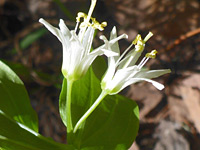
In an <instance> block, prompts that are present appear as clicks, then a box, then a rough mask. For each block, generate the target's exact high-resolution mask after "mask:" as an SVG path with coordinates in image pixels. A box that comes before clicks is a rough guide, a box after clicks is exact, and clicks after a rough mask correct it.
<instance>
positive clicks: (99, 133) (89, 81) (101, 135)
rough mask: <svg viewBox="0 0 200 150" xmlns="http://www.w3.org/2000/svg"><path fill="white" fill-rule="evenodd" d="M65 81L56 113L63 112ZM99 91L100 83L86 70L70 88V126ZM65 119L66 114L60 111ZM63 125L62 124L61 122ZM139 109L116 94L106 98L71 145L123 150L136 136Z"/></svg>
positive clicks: (83, 147)
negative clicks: (83, 75)
mask: <svg viewBox="0 0 200 150" xmlns="http://www.w3.org/2000/svg"><path fill="white" fill-rule="evenodd" d="M66 88H67V87H66V80H65V79H64V82H63V88H62V92H61V95H60V104H62V105H60V110H64V109H65V102H64V101H65V97H66ZM100 92H101V89H100V82H99V80H98V79H97V78H96V77H95V75H94V73H93V71H92V70H91V69H90V71H88V73H87V74H86V76H85V77H83V78H82V79H81V80H78V81H76V82H75V83H74V86H73V89H72V122H73V126H74V125H75V124H76V123H77V121H78V120H79V119H80V117H81V116H82V115H83V114H84V113H85V112H86V110H87V109H88V108H89V106H91V105H92V104H93V102H94V101H95V100H96V98H97V97H98V96H99V94H100ZM60 112H61V116H63V117H64V116H65V113H64V112H66V111H60ZM63 121H64V122H65V124H66V121H65V120H63ZM138 128H139V110H138V106H137V104H136V103H135V102H134V101H133V100H130V99H128V98H125V97H123V96H120V95H115V96H107V97H106V98H105V99H104V100H103V101H102V102H101V104H100V105H99V106H98V107H97V109H96V110H95V111H94V112H93V113H92V114H91V116H90V117H89V118H88V119H87V120H86V122H85V124H84V125H83V126H82V128H81V129H79V130H78V131H77V133H76V134H75V135H74V145H75V146H76V148H78V149H82V150H83V149H85V150H100V149H102V150H105V149H109V150H114V149H116V150H127V149H128V148H129V147H130V146H131V144H132V143H133V141H134V140H135V137H136V135H137V132H138Z"/></svg>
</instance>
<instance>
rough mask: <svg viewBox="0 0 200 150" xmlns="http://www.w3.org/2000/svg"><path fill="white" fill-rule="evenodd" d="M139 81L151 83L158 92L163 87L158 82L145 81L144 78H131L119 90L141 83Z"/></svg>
mask: <svg viewBox="0 0 200 150" xmlns="http://www.w3.org/2000/svg"><path fill="white" fill-rule="evenodd" d="M141 81H147V82H150V83H152V85H153V86H155V87H156V88H157V89H158V90H162V89H164V85H163V84H161V83H159V82H156V81H154V80H150V79H146V78H132V79H130V80H129V81H127V82H126V83H125V84H124V85H123V87H122V88H121V90H122V89H124V88H125V87H127V86H129V85H131V84H134V83H137V82H141Z"/></svg>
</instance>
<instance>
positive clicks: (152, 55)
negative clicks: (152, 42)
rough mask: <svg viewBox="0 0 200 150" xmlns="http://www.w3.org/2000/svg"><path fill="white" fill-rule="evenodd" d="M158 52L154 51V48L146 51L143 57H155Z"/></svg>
mask: <svg viewBox="0 0 200 150" xmlns="http://www.w3.org/2000/svg"><path fill="white" fill-rule="evenodd" d="M157 53H158V52H157V51H156V50H152V51H151V53H147V54H146V55H145V57H148V58H156V54H157Z"/></svg>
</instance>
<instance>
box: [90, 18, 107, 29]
mask: <svg viewBox="0 0 200 150" xmlns="http://www.w3.org/2000/svg"><path fill="white" fill-rule="evenodd" d="M91 20H92V27H93V28H95V29H99V30H100V31H102V30H104V27H106V26H107V22H102V23H101V24H100V23H99V22H98V21H97V20H96V18H91Z"/></svg>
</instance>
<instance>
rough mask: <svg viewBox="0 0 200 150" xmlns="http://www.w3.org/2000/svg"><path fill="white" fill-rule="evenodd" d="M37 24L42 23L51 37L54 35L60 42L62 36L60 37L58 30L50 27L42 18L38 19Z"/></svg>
mask: <svg viewBox="0 0 200 150" xmlns="http://www.w3.org/2000/svg"><path fill="white" fill-rule="evenodd" d="M39 22H40V23H42V24H43V25H44V26H45V27H46V28H47V29H48V30H49V31H50V32H51V33H52V34H53V35H55V36H56V37H57V38H58V39H59V40H60V41H61V42H62V38H63V36H62V33H61V31H60V30H59V29H58V28H56V27H54V26H52V25H51V24H49V23H48V22H47V21H45V20H44V19H43V18H40V19H39Z"/></svg>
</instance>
